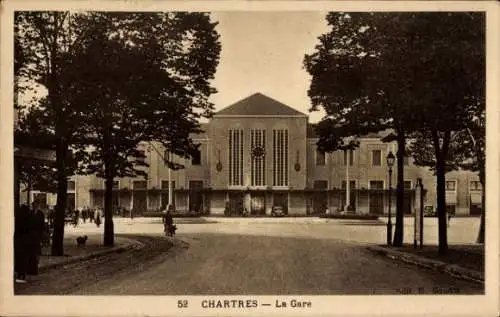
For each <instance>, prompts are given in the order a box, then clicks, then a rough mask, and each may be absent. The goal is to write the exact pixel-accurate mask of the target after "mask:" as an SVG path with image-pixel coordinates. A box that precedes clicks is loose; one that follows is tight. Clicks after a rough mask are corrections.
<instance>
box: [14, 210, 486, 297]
mask: <svg viewBox="0 0 500 317" xmlns="http://www.w3.org/2000/svg"><path fill="white" fill-rule="evenodd" d="M180 219H181V218H177V219H176V223H177V224H178V228H179V231H178V234H177V235H176V239H174V240H173V241H177V242H176V243H173V244H174V245H177V246H179V245H182V246H181V247H178V248H174V249H177V250H182V252H180V253H178V252H177V253H176V252H169V253H168V254H164V253H165V251H161V250H160V249H161V248H163V249H162V250H167V249H168V246H163V244H162V243H160V244H158V242H155V241H153V240H154V239H164V238H165V237H162V229H163V228H162V224H161V221H158V219H156V218H134V219H133V220H130V219H127V218H115V219H114V224H115V233H116V234H117V236H116V237H115V242H116V244H115V246H114V247H112V248H105V247H103V246H102V233H103V226H101V227H100V228H97V227H96V226H95V225H94V224H89V223H86V224H80V225H79V226H77V227H76V228H75V227H72V226H68V227H66V230H65V253H66V256H64V257H50V256H46V257H42V259H41V271H48V272H51V273H50V274H48V275H50V278H48V277H47V279H46V281H53V280H54V281H55V280H56V279H57V278H59V276H58V272H60V270H49V269H51V268H56V267H59V266H64V267H65V271H66V268H71V267H74V266H82V267H83V266H85V269H78V271H79V272H80V273H79V274H80V275H81V274H87V273H81V272H87V271H88V270H89V269H88V268H90V267H92V266H95V265H96V264H95V263H97V262H99V263H101V264H100V268H99V269H98V270H102V281H100V282H99V283H96V284H92V285H91V284H89V285H87V286H85V285H83V284H82V285H81V286H80V287H79V288H74V287H73V286H71V287H70V286H67V287H66V289H64V285H73V283H74V282H75V281H78V282H80V279H79V278H77V277H75V278H73V277H71V278H66V279H65V280H64V281H63V282H61V283H56V282H53V283H56V284H60V286H57V287H59V288H58V289H57V290H54V291H53V292H51V291H50V290H48V289H47V286H46V285H47V283H49V282H44V283H45V284H44V283H42V282H40V285H38V286H36V285H35V286H34V288H26V289H20V290H19V292H21V293H30V294H36V293H38V294H46V293H47V292H48V293H54V294H75V293H76V294H83V293H85V294H131V295H146V294H165V295H167V294H181V293H182V292H184V294H213V293H217V292H219V291H223V293H225V294H234V293H238V292H244V293H248V292H250V293H254V294H272V293H278V294H280V293H282V292H284V290H286V291H285V292H286V293H288V292H298V293H304V292H305V293H308V292H312V293H314V294H335V293H338V294H346V293H348V294H366V293H370V294H372V293H373V294H395V293H396V294H397V293H400V290H403V291H402V292H407V291H408V288H407V287H405V285H420V286H419V287H418V288H415V290H413V291H414V292H418V293H421V292H423V293H435V292H436V290H437V291H439V290H444V291H446V290H447V291H450V290H453V291H458V292H460V293H471V292H472V293H474V294H477V293H478V292H479V293H481V292H484V285H483V283H484V270H483V271H481V270H475V269H474V268H473V267H472V268H471V267H464V266H462V265H460V264H458V265H457V263H460V261H452V262H451V263H450V262H448V263H446V262H444V261H441V260H440V259H438V258H435V257H432V256H429V253H427V254H424V253H420V254H418V253H417V252H408V251H409V249H408V248H407V249H404V248H403V249H395V248H387V247H385V246H384V245H383V241H384V240H385V237H386V233H385V228H386V227H385V222H384V218H382V219H380V220H377V221H370V222H367V221H364V220H362V221H359V220H358V221H347V222H346V221H344V220H338V219H320V218H215V217H213V219H212V218H211V217H206V218H204V219H203V220H202V219H198V220H196V218H194V219H191V218H190V219H185V221H178V220H180ZM183 220H184V219H183ZM200 220H202V221H200ZM454 220H455V221H454V223H452V224H451V226H450V228H449V235H448V237H449V244H450V249H453V248H455V249H456V246H458V245H462V246H463V245H464V244H467V243H469V245H468V246H465V247H462V248H465V249H467V250H469V251H470V250H471V249H475V250H477V246H473V245H471V243H472V242H473V241H474V239H475V236H476V233H477V230H476V229H477V225H478V222H479V221H478V220H477V219H475V218H463V219H458V218H457V219H454ZM434 222H436V221H435V220H434V219H432V218H431V219H425V224H424V225H425V227H424V228H425V229H426V230H424V243H425V245H426V246H427V247H428V248H435V247H436V245H437V239H436V236H437V223H434ZM476 222H477V224H476ZM412 228H413V221H412V219H411V218H410V219H405V239H404V242H405V243H406V244H408V243H409V242H410V241H412V233H413V232H412V231H413V230H412ZM434 231H436V232H434ZM83 234H86V235H87V236H88V237H89V238H88V241H87V245H86V247H85V248H79V247H77V246H76V237H77V236H80V235H83ZM146 237H148V239H150V240H151V241H149V240H144V239H146ZM141 239H142V240H141ZM141 241H142V242H141ZM143 242H144V243H146V244H147V245H148V247H146V248H144V250H142V251H141V248H142V247H143V245H144V244H143ZM169 243H170V242H169ZM187 245H189V247H187ZM165 248H167V249H165ZM127 249H132V250H135V251H133V252H122V251H124V250H127ZM363 250H364V251H363ZM426 250H427V249H426ZM136 251H137V252H138V253H137V252H136ZM410 251H411V250H410ZM134 252H136V253H137V254H136V256H133V255H132V254H133V253H134ZM155 252H156V254H158V255H159V260H155V264H154V265H149V264H143V263H142V262H140V261H139V259H140V258H147V259H149V258H152V254H154V253H155ZM113 253H119V254H120V253H121V254H123V255H119V256H115V255H113ZM110 254H111V255H110ZM129 254H130V255H129ZM377 254H378V255H384V257H380V256H377ZM478 256H479V257H481V259H482V261H484V251H483V253H482V254H480V255H478ZM479 257H478V258H479ZM120 258H123V259H122V260H120ZM388 258H389V259H392V260H396V261H391V260H389V259H388ZM86 259H87V260H91V261H83V260H86ZM99 259H100V260H99ZM456 259H459V258H456ZM456 259H455V260H456ZM130 261H136V262H135V263H137V265H136V267H135V268H134V270H135V271H134V272H135V273H130V272H131V269H129V268H128V267H129V266H130ZM148 261H150V260H148ZM107 262H109V263H115V264H110V266H112V265H114V266H115V267H123V268H124V272H123V273H121V274H122V275H121V277H120V278H119V279H118V278H116V277H113V278H107V276H108V275H109V274H111V275H113V274H115V273H110V272H114V271H115V269H113V268H105V267H104V266H106V264H105V263H107ZM72 263H73V264H72ZM78 263H81V264H78ZM85 263H87V264H85ZM410 264H411V265H410ZM415 265H418V266H420V267H425V268H430V269H432V270H426V269H424V270H415V268H414V266H415ZM87 266H88V267H87ZM388 266H390V267H391V269H390V270H387V267H388ZM125 268H126V269H125ZM171 272H177V274H179V275H178V276H177V275H175V277H173V278H172V281H166V280H157V277H158V276H163V275H170V274H171ZM257 272H259V273H258V274H257ZM387 272H390V273H387ZM443 272H446V273H448V274H449V275H446V274H442V273H443ZM89 274H90V273H89ZM277 274H278V275H277ZM388 274H389V275H390V279H387V278H386V277H387V276H386V275H388ZM45 275H47V274H42V277H43V276H45ZM450 275H451V276H450ZM193 276H195V277H197V278H195V279H193V278H192V277H193ZM245 276H252V279H254V280H255V283H254V282H252V281H247V280H244V277H245ZM280 276H281V277H280ZM228 277H231V278H232V279H234V280H235V281H237V283H232V282H231V283H230V282H228ZM43 278H44V279H45V277H43ZM90 278H91V279H93V277H90ZM276 278H278V280H277V281H276ZM457 278H458V279H457ZM66 280H70V281H71V283H70V282H67V283H66V282H65V281H66ZM189 280H192V282H190V281H189ZM273 280H274V282H275V283H277V284H276V285H274V284H273V283H271V282H272V281H273ZM387 280H389V281H390V283H386V281H387ZM44 281H45V280H44ZM409 281H411V282H412V283H413V282H414V283H413V284H412V283H410V282H409ZM460 281H462V282H460ZM53 283H52V284H53ZM127 285H133V287H129V288H127V287H128V286H127ZM474 285H475V286H474ZM202 286H203V287H206V289H203V288H200V287H202ZM36 287H39V288H38V289H37V288H36ZM54 287H55V286H54ZM57 287H56V288H57Z"/></svg>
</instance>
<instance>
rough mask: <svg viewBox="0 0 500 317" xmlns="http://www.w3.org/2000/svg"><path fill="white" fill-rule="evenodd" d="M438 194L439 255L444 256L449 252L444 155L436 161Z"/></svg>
mask: <svg viewBox="0 0 500 317" xmlns="http://www.w3.org/2000/svg"><path fill="white" fill-rule="evenodd" d="M436 177H437V184H436V193H437V215H438V232H439V254H440V255H443V254H445V253H446V252H447V251H448V237H447V223H446V187H445V183H446V176H445V162H444V159H443V158H442V155H439V156H438V158H437V159H436Z"/></svg>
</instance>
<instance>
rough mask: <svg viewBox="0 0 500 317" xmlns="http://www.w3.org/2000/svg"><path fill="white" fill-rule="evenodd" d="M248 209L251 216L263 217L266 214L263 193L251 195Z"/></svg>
mask: <svg viewBox="0 0 500 317" xmlns="http://www.w3.org/2000/svg"><path fill="white" fill-rule="evenodd" d="M250 209H251V210H250V213H251V214H252V215H264V214H265V213H266V198H265V194H264V193H252V198H251V199H250Z"/></svg>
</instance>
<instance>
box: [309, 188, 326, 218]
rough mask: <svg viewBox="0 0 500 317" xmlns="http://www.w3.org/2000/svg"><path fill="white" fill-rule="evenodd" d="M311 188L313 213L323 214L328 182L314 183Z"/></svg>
mask: <svg viewBox="0 0 500 317" xmlns="http://www.w3.org/2000/svg"><path fill="white" fill-rule="evenodd" d="M313 188H314V189H315V191H314V195H313V201H312V205H313V213H314V214H323V213H325V211H326V208H327V206H328V194H327V192H326V191H327V189H328V182H327V181H314V184H313Z"/></svg>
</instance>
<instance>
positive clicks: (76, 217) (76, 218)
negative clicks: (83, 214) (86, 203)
mask: <svg viewBox="0 0 500 317" xmlns="http://www.w3.org/2000/svg"><path fill="white" fill-rule="evenodd" d="M78 222H80V207H78V208H76V209H75V210H74V211H73V226H75V227H76V226H78Z"/></svg>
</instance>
